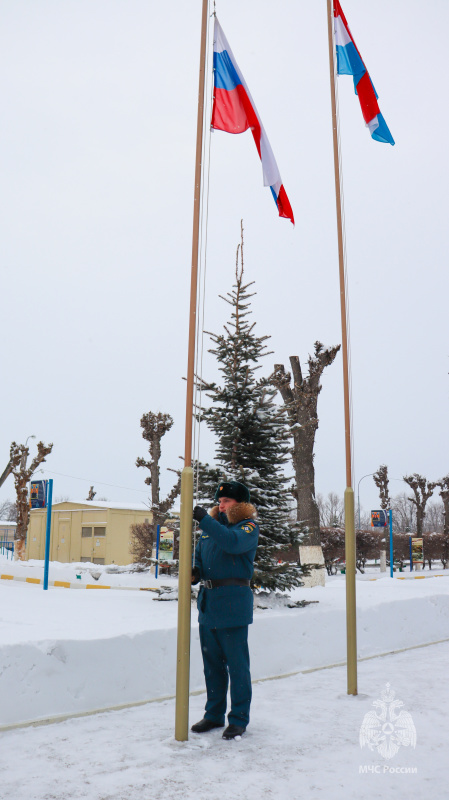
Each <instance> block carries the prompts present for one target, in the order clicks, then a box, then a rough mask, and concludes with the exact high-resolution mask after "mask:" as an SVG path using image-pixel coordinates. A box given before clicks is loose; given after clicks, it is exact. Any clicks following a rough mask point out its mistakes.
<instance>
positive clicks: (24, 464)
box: [20, 433, 36, 470]
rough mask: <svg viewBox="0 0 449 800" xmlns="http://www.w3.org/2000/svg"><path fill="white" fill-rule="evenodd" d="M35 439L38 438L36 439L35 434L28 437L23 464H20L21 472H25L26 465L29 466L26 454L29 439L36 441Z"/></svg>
mask: <svg viewBox="0 0 449 800" xmlns="http://www.w3.org/2000/svg"><path fill="white" fill-rule="evenodd" d="M35 438H36V437H35V435H34V433H32V434H31V436H27V438H26V442H25V452H24V454H23V456H22V460H21V462H20V469H21V470H24V469H25V467H26V464H27V453H26V446H27V444H28V439H35Z"/></svg>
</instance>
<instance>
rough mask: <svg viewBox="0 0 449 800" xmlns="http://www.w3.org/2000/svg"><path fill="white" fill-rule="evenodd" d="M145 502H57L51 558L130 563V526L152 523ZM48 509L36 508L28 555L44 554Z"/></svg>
mask: <svg viewBox="0 0 449 800" xmlns="http://www.w3.org/2000/svg"><path fill="white" fill-rule="evenodd" d="M151 520H152V514H151V511H150V510H149V509H148V508H147V507H146V506H145V504H144V503H138V504H135V505H132V504H127V503H109V502H104V501H99V502H98V503H96V502H95V500H92V501H89V500H83V501H81V502H76V501H72V500H67V501H64V502H61V503H54V504H53V507H52V513H51V540H50V561H62V562H65V563H70V562H79V561H91V562H92V563H94V564H121V565H124V564H131V563H132V562H133V561H134V558H133V556H132V555H131V551H130V546H131V536H130V532H131V525H135V524H138V523H141V522H151ZM46 526H47V509H45V508H43V509H40V508H33V509H32V510H31V512H30V523H29V526H28V535H27V543H26V551H25V558H26V559H30V558H32V559H39V560H42V559H43V558H44V556H45V532H46Z"/></svg>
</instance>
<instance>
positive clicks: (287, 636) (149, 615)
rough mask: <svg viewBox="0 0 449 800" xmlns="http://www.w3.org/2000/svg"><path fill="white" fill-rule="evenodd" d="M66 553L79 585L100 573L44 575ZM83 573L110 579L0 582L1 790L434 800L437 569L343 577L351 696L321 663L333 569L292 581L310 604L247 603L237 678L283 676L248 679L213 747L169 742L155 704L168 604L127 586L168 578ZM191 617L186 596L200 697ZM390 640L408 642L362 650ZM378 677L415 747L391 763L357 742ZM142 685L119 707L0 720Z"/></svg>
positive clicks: (161, 684) (442, 708)
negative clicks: (351, 633) (399, 708)
mask: <svg viewBox="0 0 449 800" xmlns="http://www.w3.org/2000/svg"><path fill="white" fill-rule="evenodd" d="M81 566H82V568H83V569H84V570H85V572H83V573H82V578H81V581H83V582H84V583H92V581H95V578H93V577H92V575H91V574H90V572H89V570H94V571H95V570H97V571H98V568H97V567H94V566H92V567H88V566H86V565H85V564H83V565H58V564H51V566H50V579H52V578H53V579H55V578H57V579H60V580H66V581H69V582H71V583H72V582H75V581H76V580H77V579H76V574H80V572H79V570H80V568H81ZM99 572H100V573H101V574H100V576H97V577H98V583H103V585H111V586H114V585H115V586H116V587H121V589H120V591H117V590H114V589H113V588H112V589H110V590H99V591H95V590H86V589H85V590H83V591H77V590H74V589H64V588H59V587H58V588H56V587H50V588H49V590H48V591H46V592H44V591H43V589H42V586H39V585H36V584H30V583H24V582H16V581H11V580H0V677H1V682H0V687H1V689H0V691H1V694H0V726H3V731H2V732H0V742H1V743H0V747H1V753H2V758H1V759H0V764H1V766H0V798H2V800H3V798H8V799H9V798H14V800H25V798H26V800H56V799H57V800H62V799H63V798H64V800H65V798H88V800H121V799H122V798H123V799H124V798H126V800H134V798H136V800H137V798H139V800H149V798H154V797H156V798H158V797H163V798H166V800H172V799H173V800H176V799H177V798H181V797H182V798H183V800H187V799H190V798H193V797H194V796H196V797H207V798H208V800H215V799H216V800H218V798H220V800H222V798H227V797H235V796H238V797H242V798H245V800H256V798H257V800H259V798H284V797H285V798H288V799H289V800H290V798H292V799H293V800H296V798H298V800H299V798H302V797H303V796H307V798H308V800H318V798H326V800H328V798H332V800H343V797H344V798H356V797H357V798H362V797H363V798H367V800H371V798H385V797H393V794H394V796H395V797H396V798H404V800H405V798H409V797H413V798H426V800H427V796H428V795H430V793H432V795H433V796H435V797H444V796H446V794H447V788H446V787H447V776H446V772H445V763H444V756H445V753H446V752H447V749H448V744H449V736H448V734H447V728H448V725H447V722H446V713H447V708H448V700H449V689H448V686H447V663H448V657H449V643H448V642H444V641H443V640H447V639H449V580H448V577H449V575H448V572H447V571H446V573H444V572H440V573H439V576H437V575H438V573H433V574H432V573H429V572H428V571H426V572H425V573H420V576H419V577H420V579H418V580H417V579H416V576H414V575H410V574H409V573H408V574H407V573H405V574H404V575H396V576H395V577H394V578H393V579H391V578H390V577H389V575H388V574H387V575H386V576H383V577H380V576H379V573H378V572H376V573H370V574H368V575H366V576H358V578H357V605H358V653H359V656H360V658H361V659H367V660H361V662H360V664H359V692H360V694H359V695H358V696H357V697H348V696H347V695H346V671H345V668H344V667H341V666H333V667H331V668H330V669H321V668H322V667H327V666H331V665H335V664H339V663H341V662H343V661H344V659H345V650H346V648H345V581H344V576H342V575H338V576H335V577H332V578H330V579H327V583H326V587H324V588H322V587H317V588H315V589H302V588H300V589H297V590H295V591H294V592H293V593H292V596H293V598H294V599H295V600H313V601H318V603H316V602H314V603H313V604H312V605H308V606H306V607H304V608H293V609H289V608H285V607H281V606H279V607H275V608H271V609H268V610H261V609H256V611H255V622H254V624H253V625H252V626H251V628H250V648H251V659H252V675H253V678H254V679H255V680H260V679H265V678H276V676H280V675H285V674H286V673H298V674H296V675H294V676H293V677H287V678H280V679H274V680H271V679H270V680H266V681H265V680H262V682H259V683H255V685H254V700H253V706H252V719H251V724H250V726H249V728H248V732H247V734H245V736H244V737H243V739H242V740H241V741H240V742H223V741H222V739H221V734H220V731H213V732H211V733H210V734H208V735H204V736H202V737H200V736H198V735H193V734H192V735H191V737H190V739H189V741H188V742H186V743H179V742H175V740H174V737H173V730H174V702H173V700H171V699H163V700H160V698H164V697H165V698H168V697H170V696H171V695H173V694H174V682H175V662H176V622H177V603H176V602H163V601H158V600H157V597H158V595H157V594H156V593H154V592H146V591H136V589H137V588H139V587H140V588H149V587H151V586H153V587H155V586H161V585H169V586H174V585H175V584H176V580H175V579H173V578H167V577H166V576H163V577H162V578H161V579H159V580H157V581H156V579H155V578H154V576H150V575H148V574H147V573H144V574H143V573H132V574H130V573H115V574H111V573H108V572H107V569H105V568H101V569H100V570H99ZM0 573H2V574H14V575H15V576H21V577H26V576H28V577H29V576H33V577H41V574H42V563H40V562H30V563H25V564H17V563H11V561H10V560H9V561H7V560H6V559H4V560H1V559H0ZM422 576H425V579H422ZM374 577H377V580H373V578H374ZM404 577H405V578H406V579H405V580H400V579H399V578H404ZM127 586H128V587H130V589H129V590H127V589H126V588H124V587H127ZM196 616H197V615H196V609H195V608H192V652H191V689H192V691H193V690H196V691H199V692H201V690H202V689H203V688H204V680H203V675H202V665H201V654H200V649H199V642H198V627H197V622H196ZM432 642H433V643H434V642H440V644H429V643H432ZM421 645H428V646H424V647H420V646H421ZM402 648H414V649H407V650H405V651H404V652H400V653H396V654H393V655H386V656H382V657H376V656H378V655H379V654H382V653H390V652H391V651H398V650H401V649H402ZM372 656H375V657H374V658H372ZM309 670H313V671H310V672H309ZM387 683H389V684H391V686H392V688H393V689H394V690H395V691H396V699H398V700H401V701H403V702H404V704H405V706H404V707H405V709H406V710H407V711H408V712H409V713H410V714H411V715H412V719H413V722H414V725H415V727H416V733H417V744H416V748H414V747H412V746H411V745H408V746H401V747H400V749H399V752H398V753H397V754H396V755H394V756H393V757H391V758H386V757H385V756H383V755H382V754H380V753H379V752H377V750H376V749H374V750H370V749H369V748H368V747H364V748H363V749H362V748H361V747H360V744H359V732H360V727H361V724H362V721H363V719H364V715H365V714H367V713H368V712H370V711H372V710H373V708H374V707H373V701H376V700H379V698H380V697H381V693H382V691H384V690H385V686H386V684H387ZM157 698H159V700H157V701H156V702H148V703H146V704H145V705H140V706H138V707H134V708H128V709H125V710H121V711H110V712H108V713H100V714H96V715H94V716H89V717H80V718H78V719H67V720H66V721H64V722H59V723H58V724H52V725H41V726H39V727H27V728H23V727H22V728H19V729H17V730H15V729H8V726H11V725H14V724H22V723H24V722H26V721H27V720H28V721H29V720H37V719H41V720H42V719H46V718H48V717H53V716H58V715H60V716H63V715H71V714H82V713H83V712H89V711H92V710H96V709H99V708H100V709H104V708H108V707H111V706H117V705H121V704H132V703H139V702H142V701H154V700H156V699H157ZM203 706H204V694H197V695H195V696H192V697H191V703H190V719H191V722H195V721H197V720H198V719H200V718H201V717H202V712H203ZM390 734H391V726H390V731H387V734H386V735H387V736H388V735H390Z"/></svg>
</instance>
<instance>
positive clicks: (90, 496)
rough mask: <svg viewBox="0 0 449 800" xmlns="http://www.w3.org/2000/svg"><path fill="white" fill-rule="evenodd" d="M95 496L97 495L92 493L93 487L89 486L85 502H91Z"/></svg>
mask: <svg viewBox="0 0 449 800" xmlns="http://www.w3.org/2000/svg"><path fill="white" fill-rule="evenodd" d="M96 494H97V493H96V492H94V487H93V486H91V487H90V489H89V494H88V495H87V497H86V500H93V499H94V497H95V495H96Z"/></svg>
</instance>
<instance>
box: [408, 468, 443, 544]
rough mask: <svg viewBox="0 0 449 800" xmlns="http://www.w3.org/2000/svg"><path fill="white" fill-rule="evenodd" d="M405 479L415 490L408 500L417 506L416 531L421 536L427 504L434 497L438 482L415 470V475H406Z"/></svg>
mask: <svg viewBox="0 0 449 800" xmlns="http://www.w3.org/2000/svg"><path fill="white" fill-rule="evenodd" d="M403 480H404V481H405V482H406V483H408V485H409V486H410V488H411V490H412V491H413V495H414V496H413V497H409V498H408V500H409V502H410V503H412V504H413V505H414V506H415V508H416V533H417V536H418V537H421V536H422V534H423V522H424V514H425V511H426V504H427V501H428V500H429V499H430V498H431V497H432V494H433V490H434V489H435V486H436V485H437V482H436V481H435V482H434V483H433V482H432V481H428V480H427V478H424V477H423V475H418V473H417V472H414V473H413V475H404V478H403Z"/></svg>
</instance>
